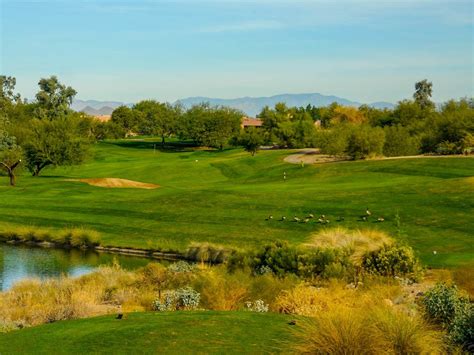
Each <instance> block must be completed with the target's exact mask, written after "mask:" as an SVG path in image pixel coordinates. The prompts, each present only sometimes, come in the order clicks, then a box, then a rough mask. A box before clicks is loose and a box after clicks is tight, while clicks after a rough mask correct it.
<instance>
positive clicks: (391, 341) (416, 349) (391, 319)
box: [368, 307, 444, 354]
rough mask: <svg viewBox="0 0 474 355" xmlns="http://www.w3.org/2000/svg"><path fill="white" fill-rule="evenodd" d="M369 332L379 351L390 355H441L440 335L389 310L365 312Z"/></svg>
mask: <svg viewBox="0 0 474 355" xmlns="http://www.w3.org/2000/svg"><path fill="white" fill-rule="evenodd" d="M368 319H369V321H370V323H371V327H370V329H371V330H372V331H373V336H374V338H376V339H377V340H376V341H377V343H378V344H379V345H380V347H381V348H380V349H381V351H382V349H385V352H387V353H392V354H428V353H429V354H433V353H438V354H441V353H444V351H443V350H444V349H443V348H444V344H443V341H442V339H443V334H442V333H441V332H439V331H434V330H433V329H431V328H430V326H429V325H427V324H426V323H425V322H423V319H422V318H420V317H419V316H416V315H413V316H410V315H408V314H407V313H405V312H403V311H400V310H395V309H393V308H390V307H377V308H375V309H374V310H371V311H370V312H369V316H368Z"/></svg>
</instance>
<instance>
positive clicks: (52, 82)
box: [36, 75, 77, 119]
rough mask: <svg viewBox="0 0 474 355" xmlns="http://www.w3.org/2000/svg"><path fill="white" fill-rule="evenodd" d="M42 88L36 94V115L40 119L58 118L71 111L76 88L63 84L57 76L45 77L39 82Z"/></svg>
mask: <svg viewBox="0 0 474 355" xmlns="http://www.w3.org/2000/svg"><path fill="white" fill-rule="evenodd" d="M38 85H39V87H40V90H39V91H38V93H37V94H36V101H37V109H36V115H37V117H38V118H40V119H56V118H59V117H63V116H64V115H65V114H67V113H69V112H70V108H69V107H70V106H71V104H72V100H73V98H74V96H76V93H77V92H76V90H74V89H73V88H72V87H70V86H65V85H64V84H61V83H60V82H59V80H58V78H57V77H56V76H54V75H53V76H51V77H49V78H43V79H41V80H40V81H39V82H38Z"/></svg>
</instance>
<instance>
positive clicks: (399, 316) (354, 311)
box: [296, 299, 445, 354]
mask: <svg viewBox="0 0 474 355" xmlns="http://www.w3.org/2000/svg"><path fill="white" fill-rule="evenodd" d="M353 300H354V299H353ZM354 301H355V300H354ZM297 324H300V326H299V327H298V328H296V333H297V336H298V337H299V339H300V340H301V341H300V342H299V343H298V345H297V350H298V351H300V352H304V353H315V354H428V353H429V354H442V353H444V350H445V349H444V346H443V343H442V339H443V334H442V333H441V332H436V331H433V330H432V329H431V328H430V327H429V326H428V325H427V324H425V323H424V322H423V319H422V318H420V317H419V316H416V315H408V314H406V313H404V312H402V311H400V310H398V309H395V308H393V307H388V306H384V305H381V304H378V305H377V303H374V304H372V307H370V308H369V307H358V308H349V309H348V308H346V306H344V305H342V306H341V305H333V306H332V307H331V308H330V309H328V310H325V311H320V312H318V313H317V314H316V315H314V316H313V317H310V318H305V319H302V320H300V321H298V323H297Z"/></svg>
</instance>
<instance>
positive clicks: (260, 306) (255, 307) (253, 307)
mask: <svg viewBox="0 0 474 355" xmlns="http://www.w3.org/2000/svg"><path fill="white" fill-rule="evenodd" d="M245 307H246V309H247V311H250V312H257V313H266V312H268V308H269V306H268V304H265V302H264V301H263V300H256V301H255V302H252V301H247V302H245Z"/></svg>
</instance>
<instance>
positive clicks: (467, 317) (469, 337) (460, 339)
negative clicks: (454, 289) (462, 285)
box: [448, 302, 474, 351]
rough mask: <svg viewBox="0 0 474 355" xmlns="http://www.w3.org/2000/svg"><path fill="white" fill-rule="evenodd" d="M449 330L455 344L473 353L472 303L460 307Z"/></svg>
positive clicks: (473, 324)
mask: <svg viewBox="0 0 474 355" xmlns="http://www.w3.org/2000/svg"><path fill="white" fill-rule="evenodd" d="M448 330H449V337H450V339H451V341H452V342H453V343H455V344H459V345H462V346H464V347H465V348H466V349H471V351H472V350H473V349H474V306H473V305H472V304H471V303H467V302H461V303H460V304H459V305H458V307H457V308H456V312H455V314H454V318H453V320H452V322H451V324H450V325H449V327H448Z"/></svg>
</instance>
